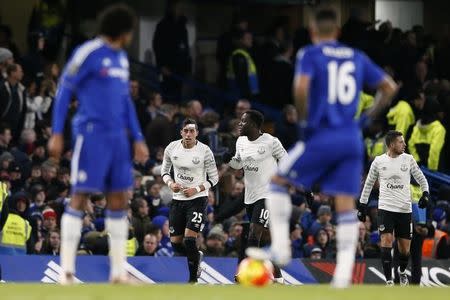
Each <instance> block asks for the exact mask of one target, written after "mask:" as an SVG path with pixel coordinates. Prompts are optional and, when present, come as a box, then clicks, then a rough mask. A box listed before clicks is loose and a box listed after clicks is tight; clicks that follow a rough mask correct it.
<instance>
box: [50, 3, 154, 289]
mask: <svg viewBox="0 0 450 300" xmlns="http://www.w3.org/2000/svg"><path fill="white" fill-rule="evenodd" d="M135 22H136V17H135V14H134V12H132V10H131V9H130V8H128V7H127V6H124V5H113V6H110V7H108V8H106V9H105V10H104V11H103V12H102V14H101V15H100V18H99V32H98V33H99V36H98V37H97V38H95V39H93V40H90V41H87V42H86V43H84V44H83V45H81V46H80V47H79V48H77V49H76V50H75V51H74V54H73V55H72V57H71V58H70V60H69V62H68V63H67V65H66V67H65V70H64V72H63V75H62V78H61V81H60V84H59V87H58V91H57V95H56V100H55V106H54V109H53V119H52V130H53V134H52V136H51V138H50V140H49V143H48V149H49V153H50V154H51V156H52V157H54V158H56V159H59V157H60V156H61V152H62V150H63V130H64V121H65V117H66V114H67V109H68V106H69V103H70V101H71V99H72V97H76V99H77V100H78V101H79V108H78V111H77V113H76V115H75V116H74V118H73V120H72V132H73V137H74V141H75V146H74V149H73V158H72V166H71V184H72V193H73V194H72V198H71V201H70V204H69V205H68V206H67V208H66V211H65V213H64V215H63V216H62V219H61V266H62V269H63V273H62V274H61V279H60V281H61V283H63V284H70V283H72V282H73V281H74V274H75V256H76V252H77V247H78V243H79V241H80V234H81V226H82V217H83V215H84V212H83V210H84V207H85V205H86V202H87V201H88V194H89V193H92V192H99V191H101V192H105V193H106V195H107V196H106V197H107V200H108V206H107V211H106V220H105V225H106V230H107V231H108V233H109V237H110V239H109V242H110V244H109V246H110V247H109V248H110V252H109V254H110V258H111V260H110V261H111V271H110V280H111V282H114V283H121V282H126V281H127V276H126V275H127V272H126V270H125V264H126V255H125V254H126V251H125V249H126V241H127V237H128V221H127V207H128V203H127V196H126V194H127V190H128V189H129V188H130V187H131V186H132V161H131V149H130V148H131V147H130V143H129V137H130V136H131V138H132V140H133V142H134V143H133V148H134V158H135V160H136V161H140V162H144V161H146V160H147V159H148V149H147V146H146V145H145V143H144V138H143V136H142V133H141V129H140V127H139V123H138V120H137V117H136V111H135V108H134V106H133V103H132V101H131V97H130V92H129V63H128V58H127V55H126V52H125V51H124V50H123V49H124V48H125V47H126V46H128V45H129V44H130V42H131V39H132V32H133V28H134V26H135Z"/></svg>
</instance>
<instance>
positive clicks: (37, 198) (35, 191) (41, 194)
mask: <svg viewBox="0 0 450 300" xmlns="http://www.w3.org/2000/svg"><path fill="white" fill-rule="evenodd" d="M30 194H31V205H30V211H29V215H30V216H33V215H41V216H42V213H43V211H44V209H45V206H46V202H47V201H46V197H45V190H44V187H43V186H42V185H40V184H35V185H33V186H32V187H31V192H30ZM42 217H43V216H42Z"/></svg>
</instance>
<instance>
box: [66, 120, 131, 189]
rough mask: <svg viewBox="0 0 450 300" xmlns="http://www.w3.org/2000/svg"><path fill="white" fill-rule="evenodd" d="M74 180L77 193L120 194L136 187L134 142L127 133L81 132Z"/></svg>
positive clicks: (76, 146)
mask: <svg viewBox="0 0 450 300" xmlns="http://www.w3.org/2000/svg"><path fill="white" fill-rule="evenodd" d="M74 138H75V146H74V148H73V155H72V165H71V174H70V180H71V183H72V191H73V192H87V193H90V192H117V191H125V190H127V189H129V188H130V187H131V186H132V183H133V177H132V162H131V154H130V142H129V140H128V137H127V135H126V134H125V133H111V132H110V131H109V132H105V131H97V130H92V128H91V130H86V129H82V130H78V131H77V132H76V134H75V135H74Z"/></svg>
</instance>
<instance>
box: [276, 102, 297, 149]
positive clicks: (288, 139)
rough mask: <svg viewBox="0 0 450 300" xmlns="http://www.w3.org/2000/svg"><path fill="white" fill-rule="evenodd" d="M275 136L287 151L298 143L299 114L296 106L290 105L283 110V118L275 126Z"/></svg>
mask: <svg viewBox="0 0 450 300" xmlns="http://www.w3.org/2000/svg"><path fill="white" fill-rule="evenodd" d="M275 136H276V137H277V138H278V139H279V140H280V142H281V144H282V145H283V146H284V147H285V148H286V149H290V148H291V147H292V146H293V145H294V144H295V143H296V142H297V141H298V139H299V135H298V113H297V109H296V108H295V106H294V105H292V104H288V105H286V106H285V107H284V108H283V118H282V120H281V122H278V123H276V125H275Z"/></svg>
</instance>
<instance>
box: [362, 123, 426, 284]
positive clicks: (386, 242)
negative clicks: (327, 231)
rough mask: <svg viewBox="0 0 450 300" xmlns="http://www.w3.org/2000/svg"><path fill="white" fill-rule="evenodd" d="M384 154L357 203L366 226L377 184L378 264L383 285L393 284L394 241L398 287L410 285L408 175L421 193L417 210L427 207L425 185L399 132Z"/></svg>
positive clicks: (391, 133) (392, 133) (393, 134)
mask: <svg viewBox="0 0 450 300" xmlns="http://www.w3.org/2000/svg"><path fill="white" fill-rule="evenodd" d="M386 146H387V148H388V151H387V153H385V154H383V155H380V156H377V157H376V158H375V160H374V161H373V162H372V165H371V166H370V171H369V174H368V175H367V179H366V182H365V184H364V189H363V192H362V194H361V198H360V200H359V202H360V203H359V208H358V218H359V220H360V221H361V222H365V219H366V208H367V202H368V199H369V196H370V192H371V191H372V187H373V185H374V183H375V181H376V180H377V179H378V181H379V183H380V194H379V199H378V230H379V232H380V236H381V262H382V265H383V271H384V275H385V276H386V285H389V286H391V285H393V284H394V283H393V281H392V269H391V268H392V254H391V252H392V251H391V250H392V243H393V239H394V234H393V232H395V238H396V239H397V243H398V249H399V270H398V273H399V277H400V285H402V286H406V285H408V284H409V281H408V276H407V275H406V267H407V265H408V260H409V249H410V245H411V237H412V230H413V225H412V221H411V212H412V204H411V186H410V180H411V175H412V176H413V177H414V179H415V180H416V181H417V182H418V183H419V185H420V188H421V189H422V197H421V198H420V200H419V207H420V208H425V207H427V204H428V199H429V190H428V182H427V180H426V178H425V176H424V175H423V173H422V171H421V170H420V168H419V166H418V165H417V162H416V161H415V160H414V158H413V157H412V155H409V154H406V153H404V152H405V147H406V144H405V140H404V138H403V135H402V133H401V132H399V131H394V130H391V131H389V132H388V133H387V134H386Z"/></svg>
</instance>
